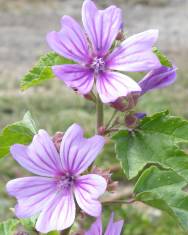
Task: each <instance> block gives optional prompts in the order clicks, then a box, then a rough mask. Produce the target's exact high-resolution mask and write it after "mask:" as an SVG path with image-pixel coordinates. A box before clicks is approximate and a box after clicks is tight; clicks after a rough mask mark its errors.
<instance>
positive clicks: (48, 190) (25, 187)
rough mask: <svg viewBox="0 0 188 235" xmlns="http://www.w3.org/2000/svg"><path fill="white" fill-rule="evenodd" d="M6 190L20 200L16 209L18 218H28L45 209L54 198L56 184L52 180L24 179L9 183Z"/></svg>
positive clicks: (40, 178)
mask: <svg viewBox="0 0 188 235" xmlns="http://www.w3.org/2000/svg"><path fill="white" fill-rule="evenodd" d="M6 190H7V192H8V194H9V195H11V196H14V197H16V198H17V200H18V204H17V205H16V208H15V213H16V215H17V217H19V218H26V217H31V216H33V215H35V214H37V213H38V212H40V211H41V210H42V209H43V208H45V206H46V205H47V204H48V203H49V201H50V200H51V198H52V197H53V196H54V193H55V190H56V183H55V180H54V179H52V178H46V177H38V176H32V177H24V178H18V179H14V180H11V181H9V182H8V183H7V185H6Z"/></svg>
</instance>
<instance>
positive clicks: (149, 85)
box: [138, 66, 177, 95]
mask: <svg viewBox="0 0 188 235" xmlns="http://www.w3.org/2000/svg"><path fill="white" fill-rule="evenodd" d="M176 70H177V69H176V67H175V66H173V67H171V68H170V67H165V66H161V67H160V68H158V69H154V70H152V71H151V72H149V73H148V74H146V76H145V77H144V78H143V79H142V80H141V81H140V82H139V83H138V84H139V85H140V87H141V88H142V95H143V94H144V93H146V92H149V91H151V90H154V89H161V88H164V87H167V86H169V85H171V84H172V83H174V82H175V80H176Z"/></svg>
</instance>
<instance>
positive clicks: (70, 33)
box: [47, 16, 89, 62]
mask: <svg viewBox="0 0 188 235" xmlns="http://www.w3.org/2000/svg"><path fill="white" fill-rule="evenodd" d="M61 24H62V28H61V30H60V31H59V32H55V31H53V32H50V33H48V35H47V42H48V44H49V46H50V47H51V49H52V50H54V51H55V52H57V53H58V54H60V55H61V56H64V57H66V58H68V59H71V60H74V61H76V62H87V60H88V58H89V57H88V56H89V46H88V42H87V39H86V36H85V34H84V32H83V30H82V28H81V26H80V25H79V24H78V23H77V22H76V21H75V20H74V19H73V18H72V17H70V16H64V17H63V18H62V21H61Z"/></svg>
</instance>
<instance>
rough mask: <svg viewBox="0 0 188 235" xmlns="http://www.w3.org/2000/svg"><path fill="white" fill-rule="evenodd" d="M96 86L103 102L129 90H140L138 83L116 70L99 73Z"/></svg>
mask: <svg viewBox="0 0 188 235" xmlns="http://www.w3.org/2000/svg"><path fill="white" fill-rule="evenodd" d="M96 88H97V91H98V93H99V96H100V98H101V100H102V102H103V103H110V102H113V101H115V100H116V99H117V98H119V97H122V96H127V95H128V94H129V93H131V92H140V91H141V88H140V87H139V85H138V84H137V83H136V82H135V81H134V80H132V79H131V78H129V77H128V76H126V75H124V74H122V73H117V72H110V71H108V72H105V73H101V74H99V77H98V78H97V81H96Z"/></svg>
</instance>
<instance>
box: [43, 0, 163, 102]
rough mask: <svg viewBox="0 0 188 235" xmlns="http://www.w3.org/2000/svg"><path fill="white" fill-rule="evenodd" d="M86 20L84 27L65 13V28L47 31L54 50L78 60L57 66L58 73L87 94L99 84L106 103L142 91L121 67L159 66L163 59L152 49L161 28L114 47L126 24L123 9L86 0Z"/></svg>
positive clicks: (138, 69) (130, 69) (127, 69)
mask: <svg viewBox="0 0 188 235" xmlns="http://www.w3.org/2000/svg"><path fill="white" fill-rule="evenodd" d="M82 22H83V26H84V30H83V29H82V28H81V26H80V25H79V24H78V23H77V22H76V21H75V20H74V19H73V18H71V17H69V16H64V17H63V18H62V20H61V25H62V28H61V30H60V31H59V32H55V31H53V32H50V33H49V34H48V35H47V41H48V44H49V46H50V47H51V48H52V50H54V51H55V52H57V53H58V54H60V55H61V56H64V57H66V58H69V59H71V60H73V61H75V62H77V64H66V65H57V66H53V71H54V73H55V75H56V76H57V77H58V78H60V79H61V80H63V81H64V82H65V84H66V85H67V86H69V87H71V88H76V89H77V90H78V91H79V92H80V93H81V94H83V95H84V94H87V93H89V92H90V91H91V90H92V88H93V87H96V90H97V92H98V94H99V96H100V98H101V100H102V101H103V102H104V103H109V102H113V101H115V100H116V99H117V98H118V97H121V96H126V95H127V94H128V93H130V92H139V91H140V90H141V89H140V87H139V85H138V84H137V83H136V82H135V81H134V80H132V79H131V78H130V77H128V76H127V75H125V74H123V73H120V72H117V70H119V71H122V72H141V71H149V70H151V69H154V68H158V67H159V66H160V62H159V60H158V58H157V57H156V55H155V54H154V53H153V52H152V46H153V44H154V43H155V42H156V40H157V38H158V30H148V31H145V32H142V33H139V34H136V35H134V36H132V37H130V38H128V39H126V40H124V41H123V42H122V43H121V44H120V45H119V46H118V47H116V48H114V44H113V43H114V41H115V39H116V37H117V35H118V32H119V30H120V29H121V27H122V12H121V10H120V9H119V8H117V7H115V6H110V7H108V8H106V9H105V10H98V9H97V8H96V6H95V4H94V3H93V2H92V1H91V0H85V1H84V3H83V7H82ZM94 83H95V85H94Z"/></svg>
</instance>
